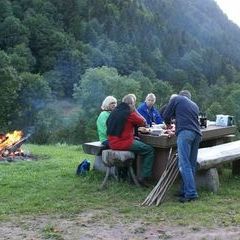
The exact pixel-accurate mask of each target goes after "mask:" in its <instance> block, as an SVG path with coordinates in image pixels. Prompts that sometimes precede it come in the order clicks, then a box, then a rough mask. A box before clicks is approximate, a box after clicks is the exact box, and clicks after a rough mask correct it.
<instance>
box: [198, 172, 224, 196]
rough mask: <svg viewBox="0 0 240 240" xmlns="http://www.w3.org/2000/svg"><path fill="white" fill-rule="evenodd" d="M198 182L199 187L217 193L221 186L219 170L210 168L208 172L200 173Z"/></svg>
mask: <svg viewBox="0 0 240 240" xmlns="http://www.w3.org/2000/svg"><path fill="white" fill-rule="evenodd" d="M196 182H197V186H198V187H204V188H207V189H208V190H209V191H211V192H214V193H216V192H217V191H218V189H219V185H220V184H219V177H218V171H217V169H216V168H210V169H207V170H201V171H198V172H197V176H196Z"/></svg>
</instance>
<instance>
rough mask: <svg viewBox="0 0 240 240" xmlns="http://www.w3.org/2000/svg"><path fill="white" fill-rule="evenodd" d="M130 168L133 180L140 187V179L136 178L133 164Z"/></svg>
mask: <svg viewBox="0 0 240 240" xmlns="http://www.w3.org/2000/svg"><path fill="white" fill-rule="evenodd" d="M128 170H129V172H130V176H131V177H132V179H133V182H134V183H135V185H136V186H138V187H140V184H139V182H138V180H137V178H136V175H135V174H134V171H133V168H132V166H129V168H128Z"/></svg>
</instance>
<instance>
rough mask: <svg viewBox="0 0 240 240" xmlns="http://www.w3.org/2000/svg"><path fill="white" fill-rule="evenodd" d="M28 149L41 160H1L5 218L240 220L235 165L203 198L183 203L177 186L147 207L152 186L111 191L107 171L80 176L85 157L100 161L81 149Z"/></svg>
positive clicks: (0, 209) (0, 210)
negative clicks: (93, 215) (91, 215)
mask: <svg viewBox="0 0 240 240" xmlns="http://www.w3.org/2000/svg"><path fill="white" fill-rule="evenodd" d="M24 148H25V150H27V151H29V152H30V153H31V154H32V155H34V156H35V157H36V158H37V160H36V161H21V162H16V163H2V164H0V219H6V218H8V217H11V216H13V215H14V216H18V215H38V214H48V215H49V214H61V215H66V216H71V215H72V214H77V213H80V212H84V211H89V210H91V211H92V210H97V211H99V210H100V211H99V215H98V216H97V217H98V218H99V219H104V220H105V221H109V223H111V220H112V218H113V217H114V216H115V215H116V216H119V217H121V218H122V219H124V221H126V222H128V221H133V220H139V219H142V220H144V221H147V222H163V223H169V224H178V225H195V226H207V227H210V226H216V225H217V226H229V225H239V224H240V201H239V199H240V191H239V185H240V177H232V176H231V173H230V170H229V169H224V171H223V173H222V175H221V176H220V181H221V187H220V191H219V192H218V194H212V193H210V192H208V191H204V190H200V191H199V195H200V199H199V200H198V201H196V202H190V203H186V204H181V203H178V202H177V201H176V199H175V198H174V197H173V192H174V191H175V190H176V189H177V186H176V185H174V186H173V188H172V189H171V191H170V192H169V193H168V196H167V199H166V201H165V202H164V203H163V204H162V205H160V206H159V207H156V206H151V207H141V206H140V204H141V203H142V201H143V200H144V199H145V197H146V196H147V195H148V193H149V191H150V190H151V189H143V188H137V187H135V186H134V185H129V184H127V183H125V182H124V183H119V182H116V181H114V180H112V181H109V182H108V188H107V189H105V190H103V191H99V190H98V187H99V185H100V184H101V182H102V180H103V177H104V175H103V174H101V173H97V172H94V171H90V172H89V173H88V174H87V176H85V177H83V176H76V175H75V172H76V167H77V165H78V164H79V163H80V162H81V161H82V160H83V159H85V158H87V159H89V160H90V161H91V162H92V163H93V160H94V156H91V155H86V154H84V153H83V151H82V148H81V147H78V146H69V145H54V146H53V145H52V146H39V145H30V144H29V145H24ZM109 212H111V213H113V214H109ZM193 221H194V222H193ZM52 232H53V231H52V229H51V226H50V227H49V228H48V229H46V231H45V234H50V235H51V234H57V233H54V232H53V233H52Z"/></svg>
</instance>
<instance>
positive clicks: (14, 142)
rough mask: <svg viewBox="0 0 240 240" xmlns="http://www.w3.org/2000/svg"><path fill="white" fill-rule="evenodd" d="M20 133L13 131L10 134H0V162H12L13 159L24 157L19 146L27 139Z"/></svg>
mask: <svg viewBox="0 0 240 240" xmlns="http://www.w3.org/2000/svg"><path fill="white" fill-rule="evenodd" d="M23 135H24V134H23V132H22V131H14V132H12V133H7V134H3V133H0V161H1V160H6V159H7V160H13V158H15V157H20V156H22V157H24V156H25V154H24V152H23V151H22V149H21V145H22V144H23V143H24V142H25V141H26V140H27V139H28V138H29V136H30V135H27V136H26V137H24V136H23Z"/></svg>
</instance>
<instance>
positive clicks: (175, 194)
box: [173, 192, 184, 198]
mask: <svg viewBox="0 0 240 240" xmlns="http://www.w3.org/2000/svg"><path fill="white" fill-rule="evenodd" d="M173 196H174V197H178V198H184V193H180V192H176V193H174V194H173Z"/></svg>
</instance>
